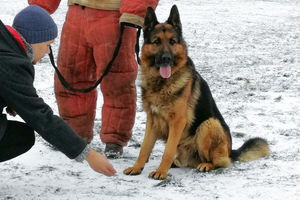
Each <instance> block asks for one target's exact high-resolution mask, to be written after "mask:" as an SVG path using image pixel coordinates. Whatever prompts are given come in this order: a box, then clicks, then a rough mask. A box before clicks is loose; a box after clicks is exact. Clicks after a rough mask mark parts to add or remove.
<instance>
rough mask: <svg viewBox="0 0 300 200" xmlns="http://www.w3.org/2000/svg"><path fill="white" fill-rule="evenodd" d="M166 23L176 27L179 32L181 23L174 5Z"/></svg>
mask: <svg viewBox="0 0 300 200" xmlns="http://www.w3.org/2000/svg"><path fill="white" fill-rule="evenodd" d="M167 23H168V24H171V25H172V26H174V27H176V28H177V29H179V30H180V31H181V22H180V17H179V12H178V9H177V6H176V5H173V6H172V8H171V12H170V16H169V18H168V20H167Z"/></svg>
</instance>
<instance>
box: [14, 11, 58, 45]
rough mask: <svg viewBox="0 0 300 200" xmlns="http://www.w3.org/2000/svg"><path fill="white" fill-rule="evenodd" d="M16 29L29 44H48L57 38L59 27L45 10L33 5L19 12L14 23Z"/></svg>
mask: <svg viewBox="0 0 300 200" xmlns="http://www.w3.org/2000/svg"><path fill="white" fill-rule="evenodd" d="M13 28H14V29H16V31H18V32H19V33H20V34H21V35H22V36H23V37H24V39H25V40H26V42H28V43H29V44H36V43H41V42H47V41H50V40H53V39H55V38H56V37H57V26H56V24H55V23H54V21H53V19H52V18H51V17H50V15H49V14H48V13H47V11H46V10H44V9H43V8H41V7H39V6H36V5H31V6H28V7H26V8H24V9H23V10H22V11H21V12H19V13H18V14H17V15H16V17H15V19H14V22H13Z"/></svg>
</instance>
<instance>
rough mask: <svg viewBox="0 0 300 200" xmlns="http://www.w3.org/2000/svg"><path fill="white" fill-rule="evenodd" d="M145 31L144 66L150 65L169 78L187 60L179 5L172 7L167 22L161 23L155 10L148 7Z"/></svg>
mask: <svg viewBox="0 0 300 200" xmlns="http://www.w3.org/2000/svg"><path fill="white" fill-rule="evenodd" d="M143 31H144V45H143V48H142V57H141V61H142V66H143V67H145V66H146V67H150V68H151V70H152V71H153V70H155V71H156V74H157V75H160V76H161V77H163V78H169V77H170V76H171V75H172V74H173V73H174V72H176V71H177V70H178V69H179V68H180V67H182V66H183V65H184V64H185V63H186V60H187V53H186V45H185V42H184V40H183V37H182V27H181V22H180V17H179V12H178V9H177V6H176V5H174V6H173V7H172V9H171V12H170V15H169V18H168V20H167V21H166V22H165V23H159V22H158V21H157V18H156V15H155V12H154V10H153V9H152V8H151V7H148V10H147V13H146V16H145V21H144V28H143ZM149 70H150V69H149Z"/></svg>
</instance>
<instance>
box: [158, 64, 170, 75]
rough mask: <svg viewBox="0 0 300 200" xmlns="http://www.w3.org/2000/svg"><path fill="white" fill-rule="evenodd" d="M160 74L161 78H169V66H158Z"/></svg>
mask: <svg viewBox="0 0 300 200" xmlns="http://www.w3.org/2000/svg"><path fill="white" fill-rule="evenodd" d="M159 73H160V76H161V77H163V78H169V77H170V76H171V66H161V67H160V68H159Z"/></svg>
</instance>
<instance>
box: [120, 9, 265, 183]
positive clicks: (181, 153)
mask: <svg viewBox="0 0 300 200" xmlns="http://www.w3.org/2000/svg"><path fill="white" fill-rule="evenodd" d="M141 61H142V66H141V79H142V83H141V88H142V100H143V108H144V109H145V111H146V112H147V124H146V133H145V138H144V141H143V144H142V147H141V151H140V154H139V157H138V159H137V160H136V162H135V164H134V166H133V167H130V168H128V169H126V170H124V173H125V174H127V175H137V174H140V173H141V172H142V170H143V168H144V165H145V163H146V162H147V160H148V158H149V156H150V154H151V151H152V148H153V147H154V144H155V141H156V140H157V139H162V140H164V141H166V147H165V151H164V154H163V157H162V161H161V163H160V165H159V167H158V169H157V170H156V171H154V172H152V173H150V174H149V177H151V178H154V179H164V178H166V176H167V172H168V170H169V168H170V167H171V165H172V164H174V165H176V166H178V167H192V168H197V169H198V170H200V171H202V172H206V171H210V170H212V169H216V168H218V167H228V166H229V165H230V164H231V162H232V161H234V160H240V161H250V160H254V159H257V158H259V157H263V156H266V155H268V154H269V147H268V144H267V142H266V141H265V140H263V139H261V138H254V139H250V140H248V141H247V142H246V143H245V144H244V145H243V146H242V147H241V148H240V149H238V150H232V145H231V144H232V143H231V135H230V130H229V127H228V126H227V124H226V123H225V121H224V119H223V117H222V115H221V113H220V112H219V110H218V108H217V106H216V104H215V101H214V99H213V97H212V95H211V92H210V89H209V87H208V85H207V83H206V82H205V80H204V79H203V78H202V77H201V76H200V74H199V73H198V72H196V70H195V66H194V64H193V62H192V60H191V59H190V58H189V57H188V55H187V48H186V45H185V42H184V40H183V38H182V27H181V22H180V17H179V13H178V10H177V7H176V6H175V5H174V6H173V7H172V9H171V13H170V16H169V18H168V20H167V21H166V22H165V23H159V22H158V21H157V18H156V15H155V13H154V11H153V9H152V8H148V10H147V14H146V17H145V23H144V45H143V48H142V56H141ZM165 65H168V66H172V67H171V76H170V77H169V78H162V77H161V76H160V73H159V69H160V67H162V66H165Z"/></svg>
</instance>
